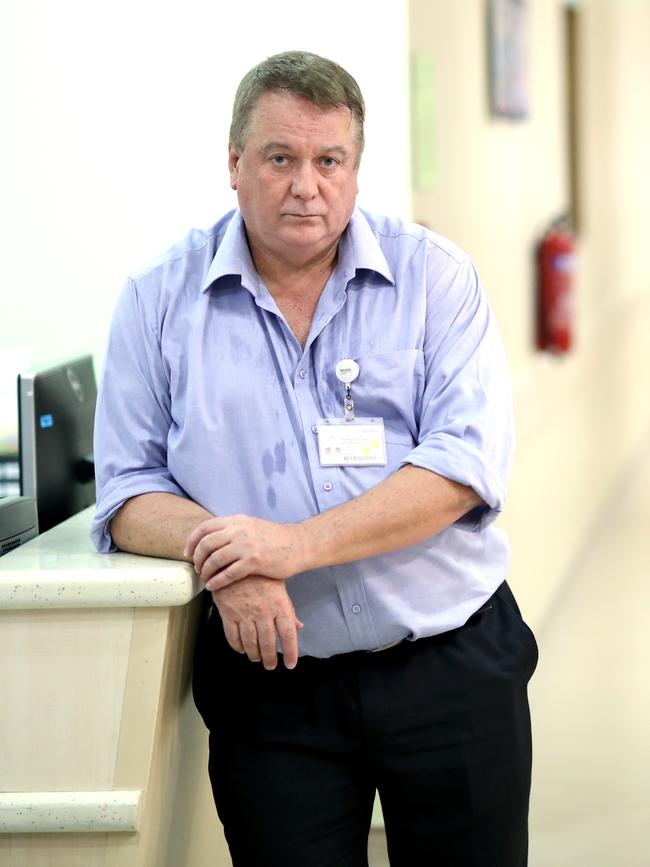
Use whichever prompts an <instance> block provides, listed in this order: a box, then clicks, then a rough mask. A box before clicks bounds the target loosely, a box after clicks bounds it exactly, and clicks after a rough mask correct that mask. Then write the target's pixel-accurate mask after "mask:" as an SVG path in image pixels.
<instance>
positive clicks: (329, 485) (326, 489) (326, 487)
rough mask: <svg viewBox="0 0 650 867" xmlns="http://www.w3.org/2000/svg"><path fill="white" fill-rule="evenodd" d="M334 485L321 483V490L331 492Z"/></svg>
mask: <svg viewBox="0 0 650 867" xmlns="http://www.w3.org/2000/svg"><path fill="white" fill-rule="evenodd" d="M333 487H334V485H333V484H332V483H331V482H323V490H324V491H331V490H332V488H333Z"/></svg>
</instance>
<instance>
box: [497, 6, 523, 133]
mask: <svg viewBox="0 0 650 867" xmlns="http://www.w3.org/2000/svg"><path fill="white" fill-rule="evenodd" d="M488 3H489V5H488V40H489V55H490V103H491V110H492V114H493V115H494V116H495V117H508V118H513V119H515V120H523V119H524V118H526V117H528V115H529V113H530V97H529V83H528V59H529V58H528V51H529V41H528V26H529V20H528V0H488Z"/></svg>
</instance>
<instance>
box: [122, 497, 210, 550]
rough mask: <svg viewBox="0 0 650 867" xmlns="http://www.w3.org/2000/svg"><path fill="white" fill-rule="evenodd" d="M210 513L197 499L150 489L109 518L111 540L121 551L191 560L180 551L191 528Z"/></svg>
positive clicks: (125, 504) (128, 501) (127, 502)
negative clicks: (149, 492) (111, 518)
mask: <svg viewBox="0 0 650 867" xmlns="http://www.w3.org/2000/svg"><path fill="white" fill-rule="evenodd" d="M211 517H212V515H211V513H210V512H208V511H207V510H206V509H204V508H203V507H202V506H199V505H198V503H195V502H193V501H192V500H188V499H186V498H185V497H177V496H175V495H174V494H167V493H151V494H140V495H139V496H137V497H132V498H131V499H130V500H127V501H126V503H124V505H123V506H122V507H121V509H120V510H119V511H118V512H117V514H116V515H115V517H114V518H113V520H112V521H111V526H110V531H111V536H112V537H113V542H114V543H115V545H116V546H117V547H118V548H119V549H120V550H121V551H129V552H130V553H132V554H145V555H146V556H148V557H167V558H168V559H170V560H191V558H188V557H185V556H184V555H183V549H184V547H185V543H186V541H187V537H188V536H189V534H190V533H191V532H192V530H193V529H194V528H195V527H196V526H197V524H200V523H201V521H205V520H206V519H207V518H211Z"/></svg>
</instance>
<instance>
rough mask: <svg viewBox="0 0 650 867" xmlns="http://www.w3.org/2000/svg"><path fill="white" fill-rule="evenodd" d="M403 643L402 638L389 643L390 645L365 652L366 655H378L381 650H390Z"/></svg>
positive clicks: (383, 645)
mask: <svg viewBox="0 0 650 867" xmlns="http://www.w3.org/2000/svg"><path fill="white" fill-rule="evenodd" d="M403 641H404V639H403V638H398V639H397V641H391V642H390V644H382V646H381V647H373V648H372V650H366V653H379V652H380V651H382V650H390V648H391V647H397V645H398V644H401V643H402V642H403Z"/></svg>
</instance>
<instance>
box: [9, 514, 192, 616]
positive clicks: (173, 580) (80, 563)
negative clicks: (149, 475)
mask: <svg viewBox="0 0 650 867" xmlns="http://www.w3.org/2000/svg"><path fill="white" fill-rule="evenodd" d="M93 511H94V507H91V508H89V509H86V510H85V511H83V512H80V513H79V514H78V515H75V516H74V517H72V518H69V519H68V520H67V521H64V522H63V523H62V524H59V525H58V526H57V527H53V528H52V529H51V530H48V531H47V533H43V534H42V535H41V536H37V537H36V538H35V539H32V540H31V542H27V543H26V544H25V545H22V546H21V547H20V548H16V549H15V550H14V551H11V552H10V553H9V554H5V556H4V557H0V609H21V608H22V609H30V608H133V607H157V606H168V605H185V604H186V603H187V602H189V601H190V600H191V599H192V598H193V597H194V596H196V594H197V593H199V591H200V590H201V584H200V581H199V579H198V577H197V576H196V574H195V572H194V570H193V569H192V568H191V567H190V566H189V565H188V564H187V563H180V562H177V561H175V560H161V559H158V558H155V557H141V556H138V555H136V554H123V553H118V554H98V553H97V552H96V551H95V549H94V547H93V545H92V543H91V541H90V536H89V528H90V521H91V517H92V514H93Z"/></svg>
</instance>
